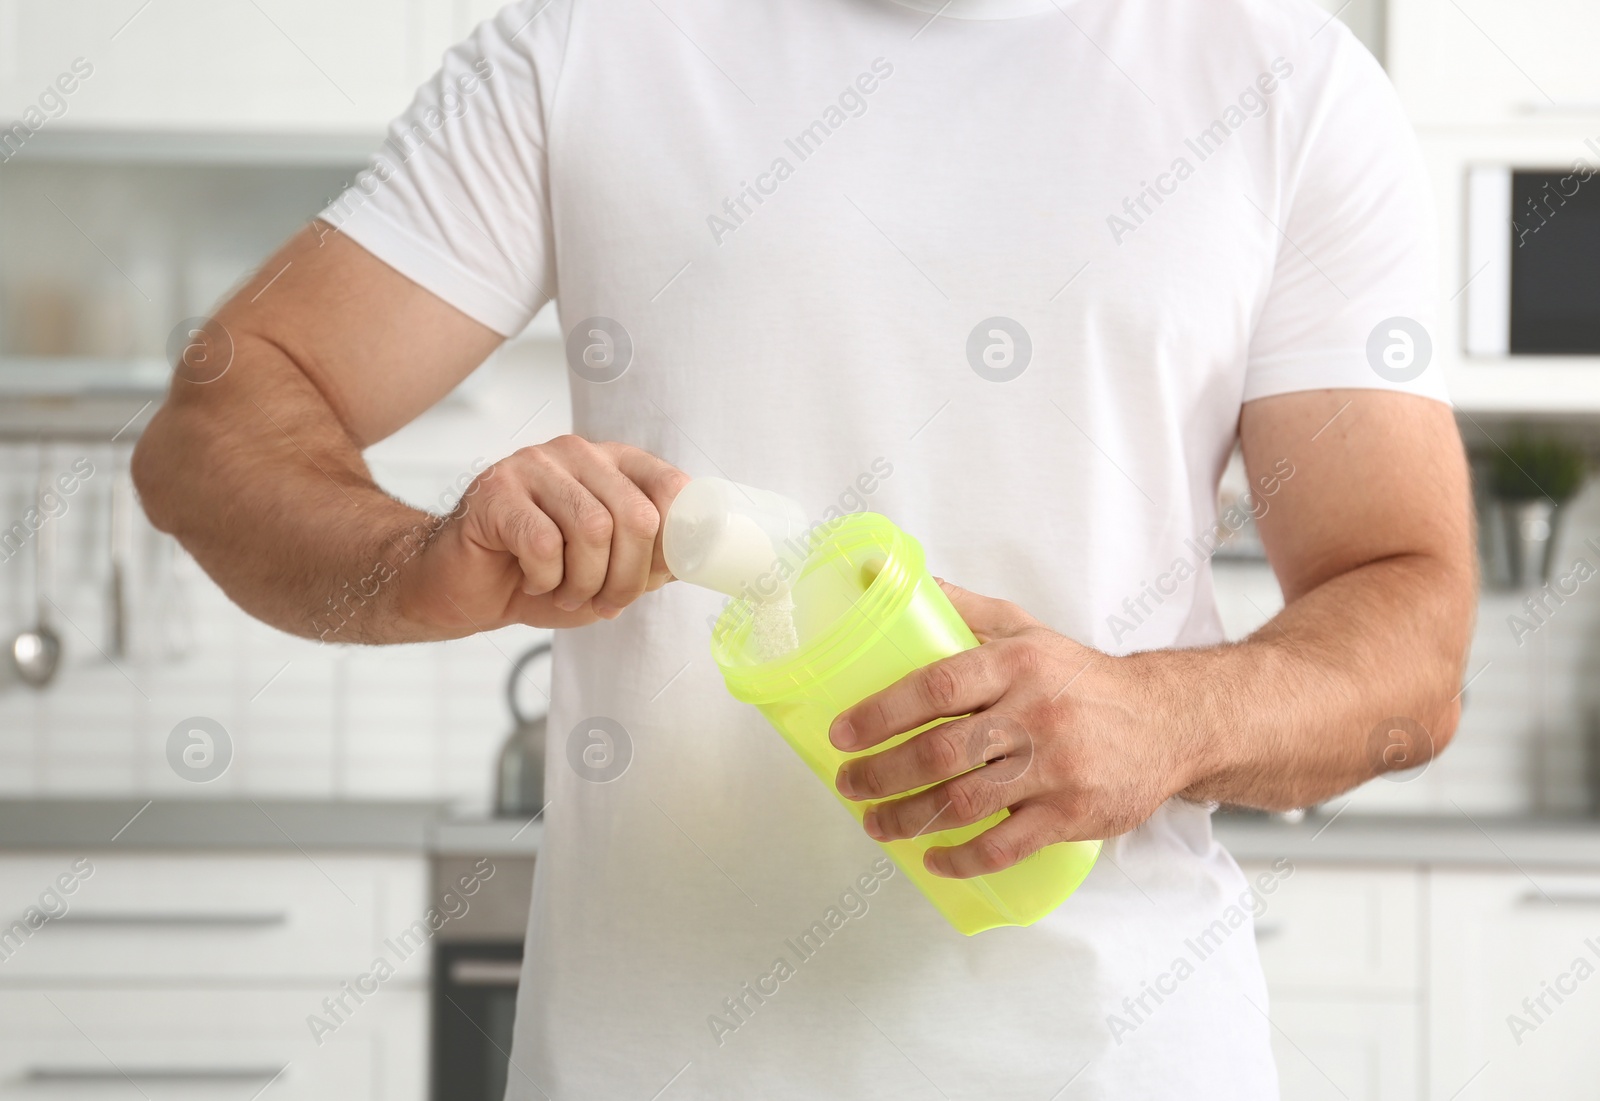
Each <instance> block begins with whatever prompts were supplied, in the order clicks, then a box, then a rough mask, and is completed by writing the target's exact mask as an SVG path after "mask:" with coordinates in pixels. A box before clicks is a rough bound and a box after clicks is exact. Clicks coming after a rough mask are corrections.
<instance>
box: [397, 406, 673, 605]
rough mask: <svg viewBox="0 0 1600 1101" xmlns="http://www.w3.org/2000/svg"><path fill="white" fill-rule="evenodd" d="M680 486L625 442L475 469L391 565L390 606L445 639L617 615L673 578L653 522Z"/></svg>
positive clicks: (563, 449)
mask: <svg viewBox="0 0 1600 1101" xmlns="http://www.w3.org/2000/svg"><path fill="white" fill-rule="evenodd" d="M688 481H689V477H688V475H686V474H684V473H683V472H682V471H681V470H679V469H677V468H676V467H674V466H672V465H671V464H669V463H667V462H665V461H663V460H661V459H658V458H656V457H655V456H654V455H651V454H649V453H648V452H645V451H641V450H639V449H638V448H636V447H630V446H628V445H627V444H620V443H599V444H596V443H591V442H589V441H588V440H585V439H583V438H581V437H579V436H562V437H560V438H558V439H554V440H551V441H550V442H549V443H545V444H540V445H539V446H537V447H525V448H523V449H522V450H520V451H517V452H515V453H513V454H511V455H508V456H507V457H506V458H504V459H502V460H500V461H499V462H498V463H496V464H495V465H494V466H492V467H490V468H489V469H488V470H486V471H484V472H483V474H481V475H479V477H478V478H477V480H476V481H474V482H473V483H472V485H471V486H469V487H468V489H467V491H466V493H465V494H464V495H463V497H462V506H463V507H462V509H461V510H459V511H458V512H457V513H456V514H454V515H453V516H452V518H451V519H450V520H449V522H448V523H446V524H445V525H444V526H443V527H441V528H440V529H439V531H438V534H437V535H436V536H434V538H433V539H432V540H430V541H429V542H428V544H427V546H426V548H425V549H424V550H423V551H422V552H421V553H420V554H418V555H417V556H416V558H415V560H414V561H411V562H409V563H407V564H405V565H404V566H402V567H401V568H400V569H399V571H398V572H399V581H398V584H399V586H400V589H399V609H398V610H399V613H400V615H401V616H402V617H404V618H406V619H408V620H411V621H412V622H414V623H417V624H419V625H423V626H425V627H426V628H429V629H431V631H436V632H439V633H443V634H468V633H471V632H473V631H479V630H489V629H492V628H495V627H501V626H504V625H506V624H510V623H528V624H532V625H534V626H536V627H576V626H581V625H583V624H585V623H592V622H594V621H595V620H596V619H614V618H615V617H616V616H617V615H619V614H621V612H622V609H624V608H626V607H627V606H628V605H629V604H631V603H633V602H634V601H635V600H637V599H638V598H639V597H640V596H642V595H643V594H644V593H646V592H651V591H654V590H655V589H659V588H660V587H661V586H662V585H663V584H665V583H666V582H667V581H668V580H670V574H669V573H668V572H667V567H666V562H665V561H664V560H663V558H662V555H661V534H660V533H661V528H662V520H663V518H664V517H665V516H666V513H667V509H668V507H669V506H670V505H671V504H672V501H673V499H674V498H675V497H677V495H678V491H679V490H681V489H682V488H683V486H684V485H685V483H687V482H688Z"/></svg>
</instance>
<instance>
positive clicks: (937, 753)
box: [920, 727, 966, 777]
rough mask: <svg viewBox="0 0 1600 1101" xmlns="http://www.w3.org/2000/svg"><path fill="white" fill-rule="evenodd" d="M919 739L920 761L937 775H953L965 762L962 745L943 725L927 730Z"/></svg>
mask: <svg viewBox="0 0 1600 1101" xmlns="http://www.w3.org/2000/svg"><path fill="white" fill-rule="evenodd" d="M920 740H921V749H920V752H921V756H922V763H923V764H924V765H926V766H927V767H928V768H929V769H931V770H932V771H934V772H936V773H937V774H938V775H939V776H941V777H946V776H954V775H955V774H956V773H957V772H960V771H961V769H962V766H963V765H964V764H965V763H966V754H965V753H964V752H963V751H962V750H963V747H962V746H961V745H959V744H958V743H957V741H956V739H954V738H952V737H951V736H950V733H949V731H948V730H946V729H945V728H944V727H938V728H935V729H934V730H930V731H928V733H927V734H925V735H924V736H923V737H922V738H921V739H920Z"/></svg>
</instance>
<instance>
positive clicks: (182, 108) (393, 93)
mask: <svg viewBox="0 0 1600 1101" xmlns="http://www.w3.org/2000/svg"><path fill="white" fill-rule="evenodd" d="M418 4H419V0H339V3H336V4H327V3H320V2H318V0H228V2H227V3H219V2H217V0H151V2H149V3H145V2H144V0H73V2H72V3H70V4H68V3H61V2H59V0H0V38H5V39H7V40H8V42H7V43H3V44H0V118H4V119H6V121H7V122H9V121H10V120H11V119H14V118H24V117H26V114H27V112H28V111H29V109H30V108H35V109H37V113H36V114H35V115H34V116H33V118H34V119H35V121H36V122H37V121H38V120H39V119H40V118H42V119H43V122H42V127H43V128H56V127H62V128H82V129H99V128H124V127H125V128H140V129H145V128H148V129H172V128H178V129H202V130H224V131H234V130H246V131H254V130H274V129H287V130H297V131H321V132H328V131H335V132H337V131H349V130H352V129H369V128H370V129H373V130H374V132H375V133H376V130H377V128H378V127H380V126H381V125H382V124H383V123H384V122H386V121H387V120H388V119H389V118H391V117H392V116H394V115H395V114H397V113H399V112H400V111H401V110H402V109H403V108H404V107H405V106H406V104H407V103H408V102H410V99H411V95H412V92H413V90H414V89H415V86H416V84H417V83H418V82H419V81H420V80H421V79H422V77H423V76H424V75H425V72H426V69H425V67H426V65H427V63H428V61H429V60H431V61H432V62H433V63H435V64H436V63H437V60H438V58H437V56H436V55H435V56H433V57H432V58H431V59H429V58H427V57H425V56H424V55H423V54H421V53H420V52H419V51H417V50H415V49H414V48H413V46H414V43H415V36H416V33H417V32H416V23H417V21H418V18H419V12H420V11H421V8H420V7H419V6H418ZM74 62H77V69H76V71H74ZM86 68H87V69H91V70H92V72H91V73H90V75H87V76H86V77H85V76H84V71H85V69H86ZM68 88H71V90H70V91H66V89H68ZM35 128H36V129H37V128H38V127H35Z"/></svg>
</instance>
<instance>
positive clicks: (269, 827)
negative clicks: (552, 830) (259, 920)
mask: <svg viewBox="0 0 1600 1101" xmlns="http://www.w3.org/2000/svg"><path fill="white" fill-rule="evenodd" d="M542 828H543V827H542V826H541V825H540V824H539V823H529V822H526V821H520V820H511V819H474V820H457V819H452V818H451V817H449V814H448V810H447V808H446V807H445V806H443V805H442V804H439V803H431V802H376V801H367V800H360V801H355V800H352V801H333V800H282V799H154V800H146V799H137V798H135V799H0V851H5V850H23V851H27V850H43V849H73V850H79V851H82V850H98V851H103V850H128V851H137V850H145V851H149V850H160V851H188V850H193V851H208V850H232V851H240V850H245V851H260V850H277V849H288V850H295V849H301V850H324V851H326V850H347V851H360V852H377V853H395V854H399V853H439V854H447V855H466V854H485V855H487V854H499V855H504V856H516V855H528V856H531V855H533V853H534V852H536V851H537V849H538V844H539V836H540V833H541V832H542Z"/></svg>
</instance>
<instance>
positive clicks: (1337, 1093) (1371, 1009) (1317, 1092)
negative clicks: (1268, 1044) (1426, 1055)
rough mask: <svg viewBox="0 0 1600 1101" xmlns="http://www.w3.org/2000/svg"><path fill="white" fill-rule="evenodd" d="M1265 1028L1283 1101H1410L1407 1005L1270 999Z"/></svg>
mask: <svg viewBox="0 0 1600 1101" xmlns="http://www.w3.org/2000/svg"><path fill="white" fill-rule="evenodd" d="M1272 1023H1273V1025H1274V1026H1275V1027H1274V1028H1273V1030H1272V1055H1273V1058H1274V1059H1275V1060H1276V1061H1277V1064H1278V1084H1279V1088H1280V1090H1281V1091H1282V1098H1283V1101H1340V1099H1341V1098H1342V1099H1344V1101H1417V1098H1418V1093H1417V1091H1418V1088H1419V1086H1418V1074H1417V1053H1418V1036H1417V1033H1418V1025H1417V1011H1416V1007H1415V1006H1414V1005H1411V1004H1409V1003H1396V1002H1376V1001H1367V1000H1362V999H1352V1000H1336V999H1306V998H1274V999H1273V1000H1272ZM1486 1096H1487V1095H1486Z"/></svg>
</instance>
